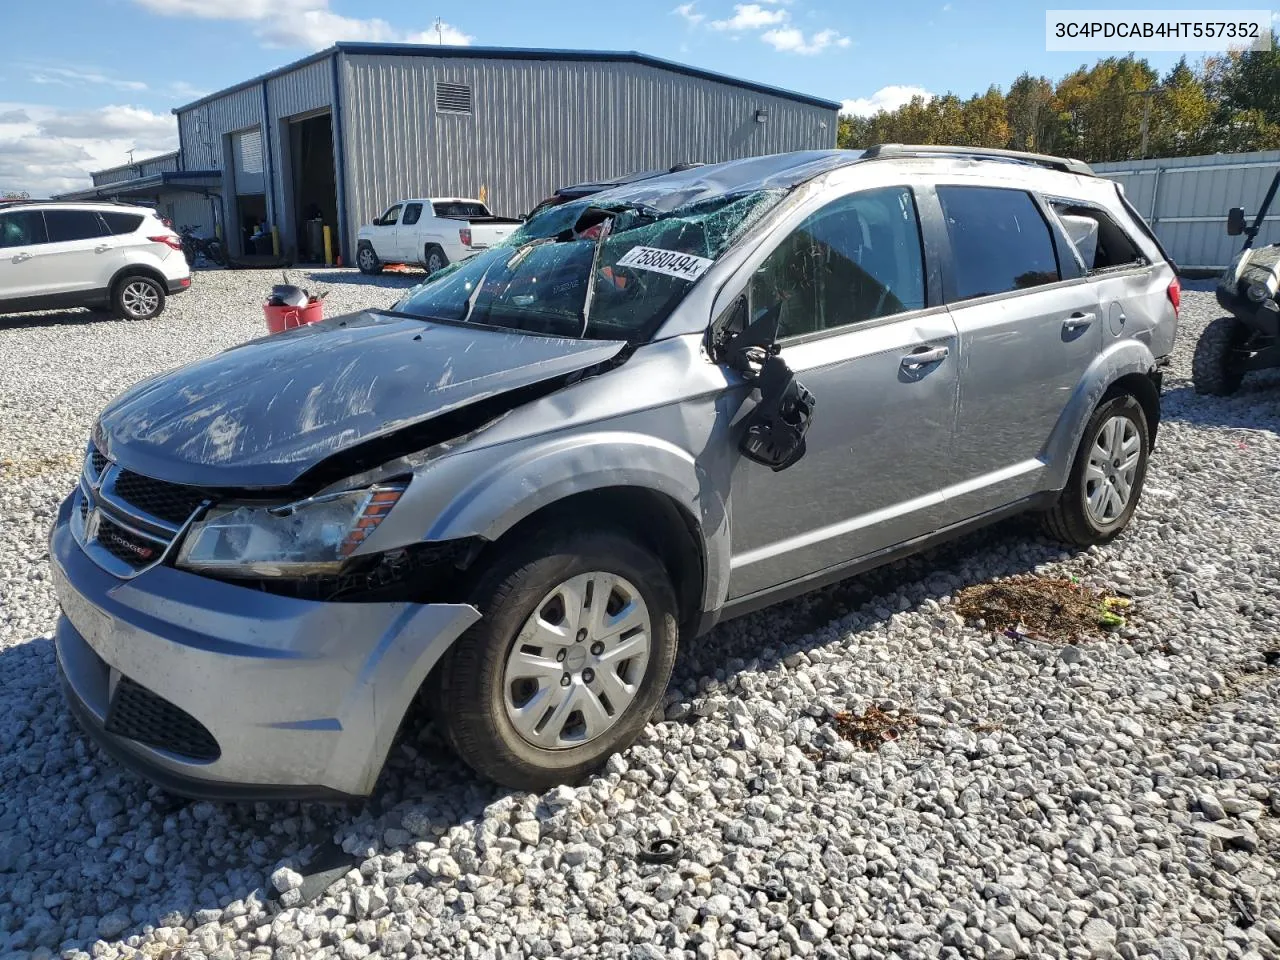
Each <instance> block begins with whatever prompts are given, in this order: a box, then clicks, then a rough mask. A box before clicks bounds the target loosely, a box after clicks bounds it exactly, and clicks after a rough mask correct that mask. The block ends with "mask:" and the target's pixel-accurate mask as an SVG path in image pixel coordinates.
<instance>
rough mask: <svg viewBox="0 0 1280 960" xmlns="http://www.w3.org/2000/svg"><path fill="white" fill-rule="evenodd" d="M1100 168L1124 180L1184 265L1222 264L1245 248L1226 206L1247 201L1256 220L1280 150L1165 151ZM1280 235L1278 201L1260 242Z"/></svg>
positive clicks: (1217, 266)
mask: <svg viewBox="0 0 1280 960" xmlns="http://www.w3.org/2000/svg"><path fill="white" fill-rule="evenodd" d="M1092 166H1093V169H1094V171H1095V172H1096V173H1099V174H1101V175H1102V176H1104V177H1109V178H1111V179H1112V180H1115V181H1117V182H1118V183H1121V184H1123V185H1124V191H1125V195H1126V196H1127V197H1128V198H1129V201H1130V202H1131V203H1132V204H1133V205H1134V206H1135V207H1136V208H1137V209H1138V212H1139V213H1141V214H1142V215H1143V216H1144V217H1146V218H1147V222H1148V223H1150V224H1151V227H1152V229H1153V230H1155V232H1156V236H1158V237H1159V238H1160V242H1161V243H1162V244H1164V248H1165V249H1166V250H1167V251H1168V252H1169V256H1171V257H1172V258H1173V260H1174V262H1175V263H1177V265H1178V267H1179V268H1180V269H1182V270H1221V269H1222V268H1223V267H1225V266H1226V265H1227V263H1228V262H1230V260H1231V258H1232V257H1233V256H1234V255H1235V253H1236V251H1238V250H1239V249H1240V244H1241V238H1240V237H1231V236H1228V235H1227V229H1226V224H1227V210H1228V209H1229V208H1230V207H1244V209H1245V215H1246V216H1247V217H1248V218H1249V220H1250V222H1252V220H1253V217H1254V215H1255V214H1256V213H1257V211H1258V207H1259V206H1261V205H1262V197H1263V194H1265V193H1266V191H1267V186H1268V185H1269V184H1270V183H1271V178H1272V177H1273V176H1274V175H1275V172H1276V171H1277V170H1280V150H1262V151H1258V152H1257V153H1234V154H1222V153H1219V154H1213V155H1210V156H1204V157H1165V158H1161V159H1155V160H1127V161H1119V162H1115V163H1095V164H1092ZM1277 241H1280V209H1276V208H1275V207H1273V209H1272V213H1271V215H1270V216H1268V217H1267V218H1266V220H1265V221H1264V224H1263V227H1262V230H1261V232H1260V233H1259V234H1258V241H1257V242H1258V243H1259V244H1265V243H1275V242H1277Z"/></svg>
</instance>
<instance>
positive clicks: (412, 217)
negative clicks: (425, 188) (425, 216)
mask: <svg viewBox="0 0 1280 960" xmlns="http://www.w3.org/2000/svg"><path fill="white" fill-rule="evenodd" d="M421 219H422V203H421V202H420V201H416V200H415V201H414V202H413V203H406V204H405V205H404V212H403V213H401V215H400V225H399V226H398V227H396V250H397V253H396V256H398V257H400V258H401V259H402V260H405V261H407V262H410V263H419V262H420V261H421V260H422V248H423V244H422V243H421V240H422V232H421V231H422V228H421V227H419V226H417V223H418V221H419V220H421Z"/></svg>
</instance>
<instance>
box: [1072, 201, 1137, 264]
mask: <svg viewBox="0 0 1280 960" xmlns="http://www.w3.org/2000/svg"><path fill="white" fill-rule="evenodd" d="M1053 212H1054V213H1056V214H1057V215H1058V219H1059V220H1061V221H1062V229H1063V231H1064V232H1065V233H1066V235H1067V237H1068V238H1069V239H1070V240H1071V244H1072V246H1073V248H1074V249H1075V252H1076V254H1077V256H1078V257H1079V258H1080V263H1081V264H1082V265H1083V266H1084V268H1085V270H1086V271H1088V272H1090V273H1092V272H1094V271H1095V270H1112V269H1115V268H1117V267H1129V266H1136V265H1145V264H1146V263H1147V258H1146V257H1145V256H1143V255H1142V251H1141V250H1139V249H1138V246H1137V244H1135V243H1134V242H1133V241H1132V240H1131V239H1130V238H1129V235H1128V234H1127V233H1125V232H1124V229H1123V228H1122V227H1121V226H1120V225H1119V224H1118V223H1116V222H1115V221H1114V220H1113V219H1111V217H1110V216H1108V215H1107V213H1106V212H1105V211H1102V210H1099V209H1098V208H1097V207H1091V206H1087V205H1085V204H1082V203H1072V202H1071V201H1069V200H1055V201H1053Z"/></svg>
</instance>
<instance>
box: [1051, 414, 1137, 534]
mask: <svg viewBox="0 0 1280 960" xmlns="http://www.w3.org/2000/svg"><path fill="white" fill-rule="evenodd" d="M1150 450H1151V440H1150V432H1149V430H1148V428H1147V416H1146V414H1145V413H1144V412H1143V410H1142V404H1140V403H1138V401H1137V400H1136V399H1135V398H1134V397H1132V396H1130V395H1128V394H1126V395H1124V396H1120V397H1114V398H1112V399H1110V400H1107V401H1105V402H1104V403H1102V404H1101V405H1100V406H1099V407H1098V409H1097V410H1095V411H1094V412H1093V416H1092V417H1090V418H1089V423H1088V425H1087V426H1086V427H1085V431H1084V438H1083V439H1082V440H1081V441H1080V447H1079V449H1078V450H1077V451H1076V458H1075V462H1074V463H1072V465H1071V476H1070V477H1069V478H1068V480H1067V485H1066V487H1065V488H1064V489H1063V491H1062V494H1061V495H1060V496H1059V497H1058V502H1057V503H1056V504H1054V505H1053V507H1052V508H1050V509H1049V511H1048V512H1047V513H1046V514H1045V516H1044V522H1045V528H1046V530H1047V532H1048V533H1049V535H1050V536H1052V537H1055V538H1056V539H1058V540H1062V541H1064V542H1066V543H1071V544H1075V545H1076V546H1080V547H1087V546H1090V545H1092V544H1095V543H1106V542H1107V541H1108V540H1110V539H1112V538H1113V537H1115V536H1116V535H1117V534H1119V533H1120V531H1121V530H1123V529H1124V528H1125V527H1127V526H1128V525H1129V520H1130V519H1131V518H1132V517H1133V511H1134V510H1136V509H1137V507H1138V498H1139V497H1140V496H1141V495H1142V485H1143V483H1144V481H1145V480H1146V478H1147V457H1148V456H1149V454H1150Z"/></svg>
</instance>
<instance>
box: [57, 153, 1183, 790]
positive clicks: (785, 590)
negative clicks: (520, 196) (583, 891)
mask: <svg viewBox="0 0 1280 960" xmlns="http://www.w3.org/2000/svg"><path fill="white" fill-rule="evenodd" d="M1090 224H1091V225H1092V226H1091V228H1090V227H1089V225H1090ZM525 226H526V229H527V230H529V231H530V232H532V233H539V232H540V233H541V237H534V238H531V239H532V240H534V241H535V242H525V243H522V244H520V245H518V246H517V245H516V244H515V243H509V244H508V245H507V246H505V247H502V248H495V249H492V250H489V251H486V252H484V253H481V254H479V255H478V256H476V257H474V258H472V259H471V260H469V261H467V262H466V263H463V264H461V265H459V266H457V267H455V268H454V269H453V270H450V271H448V272H447V273H443V274H441V275H439V276H438V277H436V278H434V279H429V280H427V281H426V282H425V283H423V284H421V285H419V286H418V287H415V288H414V289H413V290H411V291H409V292H408V294H407V295H406V296H405V297H404V298H403V299H402V300H401V301H399V302H398V303H397V304H396V305H395V306H393V307H392V308H390V309H387V310H371V311H368V312H365V313H361V314H355V315H351V316H347V317H341V318H332V319H329V320H326V321H324V322H323V323H320V324H317V325H314V326H310V327H303V328H299V329H297V330H292V331H289V332H286V333H283V334H279V335H277V336H274V337H272V338H270V339H269V340H265V341H259V342H256V343H249V344H245V345H242V346H239V347H235V348H233V349H231V350H229V351H227V352H225V353H222V354H219V355H217V356H214V357H211V358H209V359H207V360H204V361H201V362H198V363H195V364H192V365H190V366H187V367H185V368H182V369H179V370H175V371H172V372H170V373H167V374H163V375H161V376H159V377H156V378H153V379H151V380H148V381H146V382H145V383H143V384H140V385H139V386H137V387H135V388H133V389H132V390H129V391H127V392H126V393H124V394H123V395H122V396H120V397H119V398H117V399H116V400H114V401H113V402H112V403H111V404H109V405H108V406H107V407H106V409H105V410H103V412H102V414H101V416H100V418H99V419H98V421H97V423H96V425H95V426H94V428H93V432H92V437H91V440H90V442H89V444H88V446H87V449H86V451H85V458H84V470H83V474H82V476H81V478H80V481H79V484H78V486H77V488H76V490H75V491H73V492H72V494H71V496H70V497H68V498H67V500H66V501H65V502H64V503H63V504H62V505H61V508H60V509H59V511H58V515H57V519H56V523H55V526H54V528H53V532H52V539H51V545H50V555H51V558H52V568H53V572H54V583H55V585H56V589H57V593H58V596H59V598H60V600H61V603H62V610H63V616H62V618H61V620H60V621H59V623H58V627H57V631H56V643H57V651H58V661H59V663H60V665H61V669H62V675H63V678H64V680H65V686H66V690H67V694H68V698H69V701H70V703H71V705H72V707H73V709H74V712H75V713H76V715H77V716H78V717H79V719H80V721H81V723H82V724H83V725H84V727H85V728H86V729H87V730H88V731H89V732H90V733H91V734H92V735H93V736H94V737H95V738H96V739H97V740H98V741H99V742H100V743H102V744H103V745H104V746H105V747H106V748H107V749H108V750H109V751H111V752H113V753H115V754H116V755H117V756H119V757H120V758H121V759H122V760H123V761H124V762H126V763H127V764H129V765H131V766H133V767H135V768H137V769H139V770H142V771H143V772H145V773H146V774H147V775H149V776H150V777H152V778H153V779H154V780H156V781H157V782H159V783H160V784H162V785H163V786H165V787H166V788H168V789H171V790H174V791H177V792H180V793H187V794H192V795H197V796H200V795H204V796H237V797H252V796H258V797H268V796H313V797H314V796H331V795H364V794H367V793H369V791H370V790H371V789H372V788H373V786H374V783H375V780H376V779H377V777H378V772H379V770H380V769H381V767H382V764H383V760H384V758H385V757H386V756H387V751H388V749H389V747H390V746H391V743H392V740H393V738H394V737H395V735H396V731H397V729H398V728H399V727H400V724H401V721H402V719H403V718H404V717H405V714H406V710H407V709H408V707H409V706H410V704H411V702H412V701H413V700H414V699H415V698H417V697H422V698H423V699H424V700H425V702H426V704H427V706H428V707H429V708H430V709H431V710H432V711H433V712H434V714H435V716H436V718H437V722H438V723H439V724H440V725H441V727H442V728H443V730H444V732H445V734H446V735H447V738H448V740H449V742H450V743H452V745H453V747H454V748H455V749H456V750H457V752H458V753H459V754H460V756H461V757H462V758H463V759H465V760H466V762H467V763H469V764H471V765H472V766H473V767H474V768H475V769H476V770H478V771H480V772H481V773H482V774H484V775H485V776H487V777H491V778H493V779H494V780H497V781H500V782H502V783H504V784H509V785H511V786H514V787H519V788H527V789H541V788H544V787H546V786H548V785H549V784H553V783H557V782H561V781H573V780H577V779H579V778H581V777H583V776H584V775H586V774H587V773H588V772H590V771H591V770H593V769H595V768H596V767H597V766H598V765H600V764H601V763H602V762H603V761H604V760H605V758H606V757H608V756H609V755H610V754H611V753H613V752H614V751H616V750H620V749H622V748H624V747H626V746H627V744H629V743H630V742H631V741H632V740H633V739H634V738H635V737H636V736H637V735H638V733H639V732H640V730H641V729H642V727H643V726H644V725H645V723H646V722H648V720H649V718H650V716H651V715H652V714H653V712H654V710H655V709H656V708H657V707H658V705H659V704H660V703H661V701H662V697H663V695H664V693H665V691H666V686H667V681H668V676H669V674H670V671H671V667H672V663H673V661H674V659H675V655H676V645H677V641H678V640H679V641H681V642H684V643H697V637H698V636H699V635H700V634H702V633H704V632H705V631H707V630H708V629H710V628H711V627H712V625H714V624H715V623H717V622H718V621H721V620H724V619H726V618H728V617H732V616H736V615H738V614H742V613H745V612H747V611H750V610H754V609H756V608H759V607H761V606H764V605H766V604H770V603H773V602H775V601H778V600H781V599H783V598H786V597H790V596H793V595H795V594H798V593H800V592H803V591H806V590H810V589H813V588H815V587H818V586H821V585H823V584H825V583H828V582H831V581H834V580H837V579H840V578H844V577H848V576H850V575H852V574H856V573H858V572H860V571H863V570H866V569H868V568H871V567H874V566H876V565H878V564H882V563H885V562H888V561H889V560H892V559H894V558H896V557H900V556H902V555H904V554H907V553H910V552H912V551H917V550H920V549H922V548H924V547H927V546H929V545H931V544H935V543H937V542H939V541H941V540H944V539H947V538H950V537H954V536H956V535H957V534H960V533H962V532H964V531H968V530H972V529H974V528H975V527H977V526H980V525H982V524H986V523H990V522H992V521H994V520H996V519H998V518H1001V517H1005V516H1008V515H1010V514H1013V513H1016V512H1019V511H1029V510H1032V511H1040V512H1042V513H1043V516H1044V518H1045V522H1046V524H1047V526H1048V529H1049V530H1050V531H1051V532H1052V533H1053V535H1054V536H1056V537H1059V538H1061V539H1062V540H1063V541H1065V542H1067V543H1071V544H1076V545H1080V546H1084V545H1088V544H1096V543H1101V542H1104V541H1107V540H1110V539H1111V538H1113V537H1115V536H1116V535H1117V534H1119V533H1120V531H1122V530H1123V529H1124V528H1125V526H1126V525H1127V524H1128V523H1129V520H1130V518H1131V517H1132V516H1133V512H1134V508H1135V506H1136V505H1137V503H1138V499H1139V496H1140V494H1141V492H1142V486H1143V481H1144V478H1145V476H1146V471H1147V462H1148V455H1149V452H1150V450H1151V445H1152V442H1153V441H1154V439H1155V437H1156V431H1157V427H1158V424H1159V420H1160V382H1161V365H1162V363H1163V362H1164V358H1166V357H1168V356H1169V354H1170V351H1171V350H1172V348H1173V342H1174V334H1175V331H1176V327H1177V308H1178V281H1177V279H1176V276H1175V274H1174V271H1173V269H1172V267H1171V266H1170V264H1169V263H1168V262H1167V260H1166V258H1165V257H1164V255H1163V254H1162V253H1161V251H1160V248H1159V245H1158V244H1157V243H1156V242H1155V240H1154V238H1153V236H1152V235H1151V233H1150V232H1149V231H1148V229H1147V228H1146V226H1145V225H1144V224H1143V223H1142V221H1141V218H1140V217H1139V216H1138V215H1137V214H1136V213H1134V211H1133V209H1132V208H1131V207H1130V206H1128V204H1127V203H1126V202H1125V201H1124V199H1123V196H1122V194H1121V193H1120V192H1119V190H1118V188H1117V187H1116V186H1115V184H1114V183H1112V182H1111V181H1108V180H1104V179H1101V178H1097V177H1094V176H1092V175H1091V173H1090V171H1089V168H1088V167H1087V166H1085V165H1084V164H1081V163H1079V162H1077V161H1068V160H1061V159H1057V158H1050V157H1037V156H1030V155H1020V154H1014V155H1006V154H1004V153H999V152H992V151H985V152H984V151H977V150H971V151H964V152H957V151H949V150H930V149H928V148H904V147H899V148H894V149H890V148H880V149H873V150H871V151H867V153H866V154H865V155H864V156H861V157H860V156H859V155H858V154H857V153H853V152H847V151H821V152H806V153H798V154H784V155H780V156H771V157H758V158H752V159H745V160H737V161H733V162H730V163H724V164H717V165H714V166H706V167H702V168H699V169H695V170H689V171H685V172H684V173H677V174H671V175H668V176H666V177H660V178H657V179H653V180H647V181H644V182H641V183H636V184H632V185H629V186H625V187H622V188H619V189H615V190H613V191H610V192H608V193H607V194H601V195H597V196H594V197H591V198H588V199H584V200H580V201H575V202H574V203H572V204H564V205H562V206H559V207H556V208H554V209H552V210H548V211H546V212H545V213H544V214H542V215H540V216H539V217H536V218H534V219H533V220H530V221H529V222H528V223H527V224H526V225H525ZM1072 236H1075V237H1077V238H1078V239H1076V240H1073V239H1072ZM1090 236H1093V237H1094V239H1095V241H1096V242H1095V243H1094V247H1093V249H1092V250H1087V249H1082V248H1087V246H1088V243H1089V242H1090V241H1089V238H1090ZM1098 237H1105V242H1102V241H1100V240H1097V238H1098ZM1100 251H1101V252H1100Z"/></svg>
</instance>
